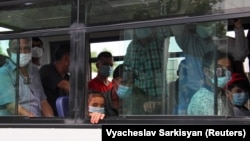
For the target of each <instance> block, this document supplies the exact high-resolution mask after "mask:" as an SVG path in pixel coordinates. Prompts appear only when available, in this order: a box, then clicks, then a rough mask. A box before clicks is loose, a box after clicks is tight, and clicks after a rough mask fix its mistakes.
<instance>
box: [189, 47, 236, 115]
mask: <svg viewBox="0 0 250 141" xmlns="http://www.w3.org/2000/svg"><path fill="white" fill-rule="evenodd" d="M232 69H233V68H232V57H231V56H230V55H229V54H226V53H224V52H220V51H217V52H216V51H211V52H208V53H206V54H205V55H204V57H203V61H202V70H203V73H204V84H203V86H202V87H201V88H200V89H199V90H198V91H197V92H196V93H195V94H194V95H193V96H192V98H191V101H190V103H189V105H188V109H187V113H188V115H226V116H231V115H233V108H232V106H230V105H228V103H230V102H227V98H226V96H225V92H224V89H223V88H224V87H225V85H226V84H227V82H228V81H229V80H230V79H231V73H232ZM216 79H217V81H215V80H216ZM216 84H217V86H216ZM215 97H217V98H216V99H215ZM215 103H218V104H217V105H218V107H216V108H215V107H214V106H215V105H216V104H215ZM214 109H217V111H218V112H216V111H215V110H214Z"/></svg>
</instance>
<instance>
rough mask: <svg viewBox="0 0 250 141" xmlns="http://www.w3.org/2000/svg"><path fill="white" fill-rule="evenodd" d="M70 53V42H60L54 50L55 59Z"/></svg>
mask: <svg viewBox="0 0 250 141" xmlns="http://www.w3.org/2000/svg"><path fill="white" fill-rule="evenodd" d="M69 53H70V44H62V45H60V46H59V47H57V48H56V50H55V56H54V57H55V60H56V61H58V60H61V59H62V57H63V56H64V55H66V54H69Z"/></svg>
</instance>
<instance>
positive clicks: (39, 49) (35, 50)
mask: <svg viewBox="0 0 250 141" xmlns="http://www.w3.org/2000/svg"><path fill="white" fill-rule="evenodd" d="M43 52H44V48H43V42H42V40H41V39H40V38H38V37H33V38H32V63H33V64H34V65H35V66H36V67H37V68H38V69H40V67H41V63H40V58H41V57H42V56H43Z"/></svg>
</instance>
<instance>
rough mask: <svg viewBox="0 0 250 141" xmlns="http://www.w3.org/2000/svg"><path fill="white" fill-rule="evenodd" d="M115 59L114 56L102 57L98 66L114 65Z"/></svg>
mask: <svg viewBox="0 0 250 141" xmlns="http://www.w3.org/2000/svg"><path fill="white" fill-rule="evenodd" d="M113 63H114V60H113V58H112V57H111V58H104V57H103V58H102V59H101V60H100V61H98V62H97V68H98V69H99V68H100V67H101V66H111V67H113Z"/></svg>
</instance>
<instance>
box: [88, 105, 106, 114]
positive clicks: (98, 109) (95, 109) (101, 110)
mask: <svg viewBox="0 0 250 141" xmlns="http://www.w3.org/2000/svg"><path fill="white" fill-rule="evenodd" d="M89 112H91V113H94V112H96V113H102V114H104V107H94V106H89Z"/></svg>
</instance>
